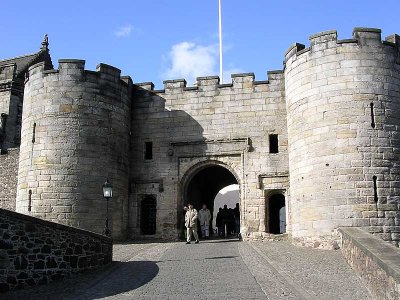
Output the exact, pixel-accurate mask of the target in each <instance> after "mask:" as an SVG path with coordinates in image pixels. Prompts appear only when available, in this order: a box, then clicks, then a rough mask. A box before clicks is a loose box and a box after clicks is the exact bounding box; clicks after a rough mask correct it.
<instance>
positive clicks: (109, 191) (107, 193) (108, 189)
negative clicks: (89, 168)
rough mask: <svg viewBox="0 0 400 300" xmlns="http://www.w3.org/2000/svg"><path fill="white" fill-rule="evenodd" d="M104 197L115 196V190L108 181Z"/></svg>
mask: <svg viewBox="0 0 400 300" xmlns="http://www.w3.org/2000/svg"><path fill="white" fill-rule="evenodd" d="M103 196H104V198H112V196H113V188H112V185H111V183H109V182H108V180H107V181H106V182H105V183H104V184H103Z"/></svg>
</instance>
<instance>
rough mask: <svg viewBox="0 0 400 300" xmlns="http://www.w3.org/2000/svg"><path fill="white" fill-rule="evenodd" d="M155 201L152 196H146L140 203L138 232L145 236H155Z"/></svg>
mask: <svg viewBox="0 0 400 300" xmlns="http://www.w3.org/2000/svg"><path fill="white" fill-rule="evenodd" d="M156 224H157V201H156V199H155V198H154V197H153V196H146V197H145V198H144V199H143V200H142V202H141V203H140V231H141V233H142V234H145V235H153V234H156Z"/></svg>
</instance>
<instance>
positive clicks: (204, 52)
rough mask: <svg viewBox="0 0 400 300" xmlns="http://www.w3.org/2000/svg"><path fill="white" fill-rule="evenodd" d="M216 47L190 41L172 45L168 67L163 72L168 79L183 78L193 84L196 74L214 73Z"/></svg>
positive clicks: (216, 56)
mask: <svg viewBox="0 0 400 300" xmlns="http://www.w3.org/2000/svg"><path fill="white" fill-rule="evenodd" d="M217 58H218V47H217V46H215V45H209V46H202V45H197V44H195V43H191V42H182V43H179V44H176V45H173V46H172V48H171V50H170V51H169V53H168V63H169V64H170V67H169V68H168V69H167V71H166V72H165V73H164V74H163V75H164V76H165V77H166V78H168V79H175V78H185V79H186V80H187V82H188V84H193V83H194V82H195V81H196V77H198V76H207V75H214V74H216V72H215V71H216V64H217Z"/></svg>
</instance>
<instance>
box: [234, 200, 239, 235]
mask: <svg viewBox="0 0 400 300" xmlns="http://www.w3.org/2000/svg"><path fill="white" fill-rule="evenodd" d="M233 213H234V216H235V234H236V235H237V236H238V237H239V236H240V209H239V203H236V206H235V208H234V209H233Z"/></svg>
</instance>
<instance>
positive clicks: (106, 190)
mask: <svg viewBox="0 0 400 300" xmlns="http://www.w3.org/2000/svg"><path fill="white" fill-rule="evenodd" d="M112 195H113V187H112V184H111V183H109V182H108V178H107V180H106V182H105V183H104V184H103V196H104V198H106V200H107V215H106V226H105V227H104V232H103V233H104V234H105V235H106V236H110V229H109V228H108V199H110V198H112Z"/></svg>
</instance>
